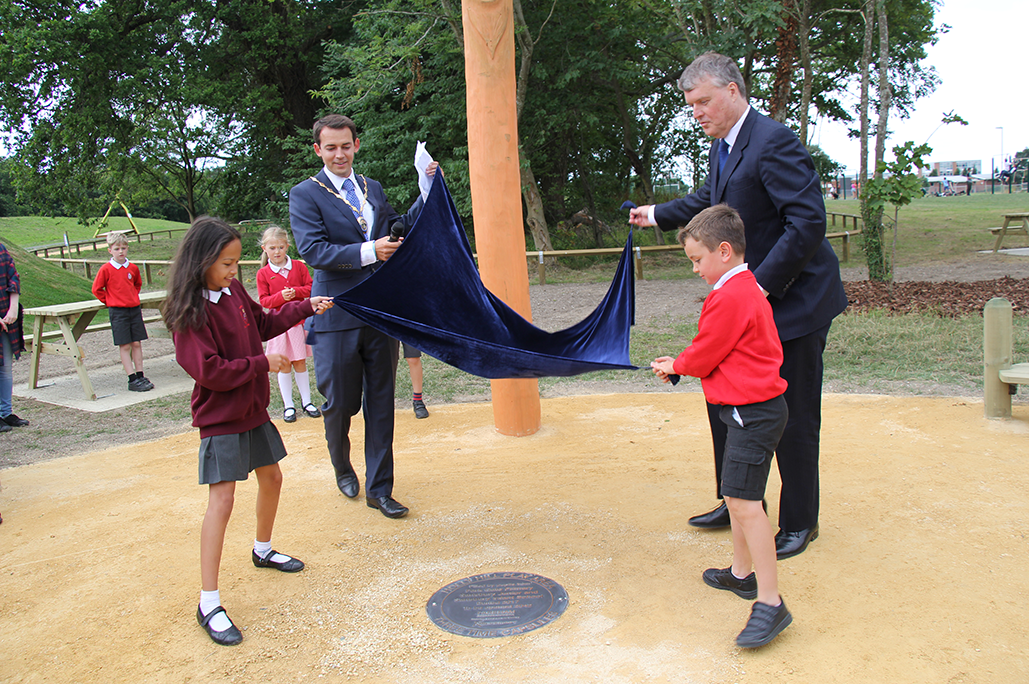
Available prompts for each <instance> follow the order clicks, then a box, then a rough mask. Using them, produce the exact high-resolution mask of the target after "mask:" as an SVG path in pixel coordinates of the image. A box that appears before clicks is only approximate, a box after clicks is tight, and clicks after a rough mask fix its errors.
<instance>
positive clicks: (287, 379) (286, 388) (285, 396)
mask: <svg viewBox="0 0 1029 684" xmlns="http://www.w3.org/2000/svg"><path fill="white" fill-rule="evenodd" d="M279 392H280V393H281V394H282V406H283V408H293V376H292V375H290V374H289V373H279ZM301 396H302V395H301Z"/></svg>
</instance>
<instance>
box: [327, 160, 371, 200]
mask: <svg viewBox="0 0 1029 684" xmlns="http://www.w3.org/2000/svg"><path fill="white" fill-rule="evenodd" d="M322 170H323V171H325V175H326V176H328V177H329V180H330V181H332V186H333V187H334V188H336V192H343V181H345V180H346V179H347V178H349V179H350V182H351V183H353V184H354V187H355V188H357V191H358V192H359V193H360V192H361V188H360V186H358V184H357V174H356V173H354V167H352V166H351V167H350V175H349V176H337V175H336V174H334V173H333V172H332V171H329V167H328V166H326V167H324V168H323V169H322ZM362 196H363V195H362Z"/></svg>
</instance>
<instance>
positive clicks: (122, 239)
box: [107, 231, 129, 247]
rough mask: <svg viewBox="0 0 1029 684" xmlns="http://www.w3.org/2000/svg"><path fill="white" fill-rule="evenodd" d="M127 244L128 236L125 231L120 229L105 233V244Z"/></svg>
mask: <svg viewBox="0 0 1029 684" xmlns="http://www.w3.org/2000/svg"><path fill="white" fill-rule="evenodd" d="M127 244H129V238H128V237H127V236H126V235H125V233H123V232H121V231H113V232H110V233H108V234H107V246H108V247H113V246H114V245H127Z"/></svg>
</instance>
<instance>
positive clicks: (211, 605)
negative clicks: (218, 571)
mask: <svg viewBox="0 0 1029 684" xmlns="http://www.w3.org/2000/svg"><path fill="white" fill-rule="evenodd" d="M221 604H222V600H221V595H220V594H219V592H218V590H217V589H215V590H214V591H201V592H200V612H201V613H203V614H204V616H205V617H206V616H207V615H208V614H210V612H211V611H212V610H214V609H215V608H217V607H218V606H220V605H221ZM207 624H208V625H209V626H210V627H211V629H213V630H214V631H216V632H224V631H225V630H227V629H228V628H229V627H231V626H232V621H231V620H229V618H228V616H227V615H225V613H218V614H217V615H215V616H214V617H213V618H211V621H210V622H208V623H207Z"/></svg>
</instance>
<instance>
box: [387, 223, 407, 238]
mask: <svg viewBox="0 0 1029 684" xmlns="http://www.w3.org/2000/svg"><path fill="white" fill-rule="evenodd" d="M405 235H407V228H405V227H404V224H403V222H402V221H397V222H396V223H394V224H393V225H392V226H390V227H389V240H388V241H389V242H399V241H400V238H402V237H404V236H405Z"/></svg>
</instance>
